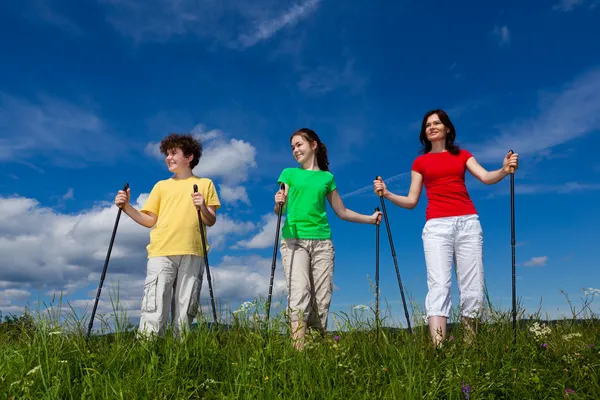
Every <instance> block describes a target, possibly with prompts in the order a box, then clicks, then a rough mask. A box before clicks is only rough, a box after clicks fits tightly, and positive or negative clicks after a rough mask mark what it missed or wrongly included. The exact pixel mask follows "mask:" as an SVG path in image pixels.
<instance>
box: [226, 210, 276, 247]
mask: <svg viewBox="0 0 600 400" xmlns="http://www.w3.org/2000/svg"><path fill="white" fill-rule="evenodd" d="M284 221H285V218H284V217H282V218H281V226H280V229H281V227H283V223H284ZM262 224H263V226H262V228H261V229H260V232H258V233H257V234H256V235H254V236H253V237H252V238H250V239H248V240H241V241H239V242H238V243H237V244H236V247H244V248H247V249H265V248H268V247H272V246H273V245H274V243H275V233H276V232H275V231H276V230H277V215H275V213H270V214H266V215H263V217H262ZM279 237H280V238H281V234H280V236H279Z"/></svg>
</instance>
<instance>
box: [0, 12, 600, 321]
mask: <svg viewBox="0 0 600 400" xmlns="http://www.w3.org/2000/svg"><path fill="white" fill-rule="evenodd" d="M598 5H600V4H599V3H598V1H596V0H593V1H590V0H562V1H561V0H556V1H555V2H554V3H552V2H546V3H544V4H541V3H540V2H522V1H520V2H517V1H511V2H505V3H504V4H503V5H502V6H501V7H500V6H497V5H493V4H488V3H485V2H475V1H471V2H463V3H461V5H460V7H459V6H456V5H453V4H450V3H448V2H429V3H423V2H417V1H398V2H394V4H391V3H387V2H386V3H385V4H383V3H382V4H377V5H374V3H372V2H335V1H329V0H307V1H301V0H298V1H274V0H260V1H258V0H253V1H250V0H234V1H232V2H226V3H224V2H219V1H209V0H207V1H202V2H198V1H192V0H181V1H178V2H171V1H167V0H144V1H142V0H97V1H96V0H88V1H86V2H80V1H75V0H65V1H60V2H59V1H55V0H53V1H31V2H28V3H27V4H25V3H20V4H18V3H17V2H3V3H2V4H1V5H0V23H1V24H2V26H4V27H5V34H4V35H2V36H1V37H0V51H1V52H2V55H3V57H2V60H3V61H2V63H0V175H2V176H3V179H2V180H0V202H1V203H2V205H1V207H0V215H1V217H0V254H1V255H2V257H1V260H2V261H1V263H0V310H1V311H2V312H4V313H20V312H21V311H22V310H23V307H24V306H25V305H29V306H30V307H34V308H37V307H38V302H42V303H43V302H46V303H47V302H49V301H50V299H51V297H52V295H53V294H54V293H60V292H61V291H62V292H63V293H64V298H65V300H68V301H69V302H71V304H72V305H73V306H74V307H75V308H76V309H77V310H80V311H81V310H83V309H84V308H85V307H86V306H87V307H88V310H89V309H90V306H91V304H92V302H93V298H94V296H95V290H96V288H97V285H98V280H99V276H100V272H101V270H102V265H103V262H104V257H105V254H106V249H107V246H108V242H109V239H110V234H111V231H112V226H113V223H114V218H115V216H116V208H115V207H114V206H111V202H112V200H113V198H114V195H115V193H116V191H117V190H118V189H120V188H121V187H122V186H123V184H124V183H125V182H126V181H127V182H129V183H130V185H131V188H132V194H133V197H134V199H136V200H137V201H138V202H139V203H140V202H143V200H144V198H145V196H146V195H147V193H148V192H149V191H150V189H151V188H152V185H153V184H154V183H155V182H156V181H157V180H159V179H164V178H167V177H168V171H167V170H166V168H165V167H164V164H163V162H162V160H161V159H160V157H158V156H157V149H156V143H158V142H159V141H160V139H161V138H162V137H163V136H165V135H166V134H168V133H169V132H171V131H177V132H193V133H195V134H196V135H198V137H200V138H201V139H202V140H203V142H204V145H205V155H204V157H203V159H202V160H201V162H200V165H199V167H198V168H197V170H196V172H197V173H198V174H200V175H203V176H208V177H211V178H212V179H213V180H214V181H215V183H216V184H217V187H218V190H219V195H220V196H221V200H222V203H223V208H222V209H221V210H220V212H219V220H218V222H217V225H216V226H215V227H214V228H211V229H210V230H209V235H211V236H210V240H211V243H212V244H213V245H214V251H213V252H211V254H210V263H211V265H212V270H213V274H214V275H215V277H214V279H215V292H216V295H217V297H218V298H219V299H220V301H221V302H222V303H227V304H230V305H231V307H233V308H236V307H237V306H238V304H239V303H240V302H242V301H248V300H252V299H253V298H255V297H256V296H258V295H265V294H266V292H267V289H268V279H269V272H270V262H271V261H270V258H271V254H272V246H273V240H274V236H275V216H274V215H273V214H272V212H271V210H272V206H273V195H274V193H275V191H276V189H277V184H276V181H277V177H278V176H279V172H280V171H281V169H283V168H285V167H288V166H294V165H295V161H294V159H293V158H292V155H291V153H290V150H289V143H288V139H289V135H290V134H291V133H292V132H293V131H294V130H295V129H297V128H300V127H310V128H312V129H314V130H316V131H317V133H319V135H320V136H321V138H322V140H323V141H324V142H325V143H326V144H327V146H328V149H329V154H330V163H331V164H330V165H331V170H332V172H333V173H334V174H335V176H336V180H337V183H338V187H339V190H340V192H341V194H342V195H343V196H344V201H345V202H346V206H347V207H349V208H351V209H353V210H355V211H358V212H362V213H369V214H370V213H372V212H373V209H374V207H376V206H378V205H379V199H378V198H377V197H376V196H374V195H373V194H372V191H371V185H372V180H373V177H374V176H376V175H382V176H383V177H384V178H386V179H389V178H392V180H391V181H390V184H389V185H390V188H391V189H392V190H393V191H395V192H397V193H403V194H405V193H406V192H407V191H408V186H409V180H408V179H407V176H408V175H407V173H408V172H409V170H410V166H411V164H412V161H413V159H414V157H416V156H417V152H418V150H419V141H418V134H419V132H418V130H419V122H420V119H421V117H422V115H423V114H424V113H425V112H426V111H428V110H429V109H432V108H443V109H445V110H446V111H447V112H448V113H449V114H450V117H451V118H452V120H453V122H454V124H455V126H456V128H457V140H458V142H459V143H460V144H461V145H462V146H463V147H464V148H466V149H468V150H470V151H471V152H472V153H473V154H474V156H475V157H476V158H477V159H478V160H479V161H480V163H481V164H482V165H484V166H485V167H486V168H488V169H496V168H498V167H499V166H500V165H501V160H502V157H503V155H504V154H505V152H506V151H507V150H508V149H509V148H512V149H514V150H515V151H517V152H518V153H519V154H520V160H521V161H520V166H521V169H520V170H519V172H518V174H517V175H516V179H515V180H516V193H517V197H516V207H517V210H516V214H517V221H516V223H517V242H518V246H517V249H516V251H517V263H518V271H517V272H518V295H519V296H520V297H521V299H522V302H523V304H524V305H525V306H526V307H527V308H528V309H529V310H531V311H535V310H536V309H537V308H538V306H539V303H540V299H542V301H543V302H542V309H543V311H545V312H547V313H548V314H549V315H550V316H551V317H555V316H559V315H560V314H561V313H564V312H566V311H568V303H567V302H566V299H565V298H564V296H563V295H562V294H561V291H565V292H566V293H567V294H568V295H569V296H570V297H571V298H572V299H574V301H575V303H576V304H579V303H580V300H579V298H580V296H581V295H582V294H583V293H582V291H581V289H582V288H588V287H598V286H599V279H600V272H598V271H599V269H598V261H597V257H595V254H594V253H593V252H592V251H590V249H593V248H594V245H596V243H597V242H598V239H599V235H598V231H597V229H596V226H597V223H598V221H599V220H600V211H599V210H598V208H597V207H594V205H595V204H597V200H596V198H597V196H598V194H599V192H600V179H599V178H600V161H599V160H598V158H597V157H595V156H594V154H593V153H592V152H590V151H589V149H591V148H594V147H596V146H598V145H600V137H599V135H598V133H599V131H600V128H599V126H600V55H599V54H598V52H597V51H596V50H595V49H596V47H595V46H596V40H595V38H596V37H598V36H599V35H600V27H599V26H598V24H597V20H598V18H599V14H598V13H599V12H600V7H598ZM9 33H10V34H9ZM468 188H469V190H470V192H471V196H472V198H473V200H474V202H475V206H476V208H477V210H478V212H479V214H480V218H481V221H482V225H483V229H484V261H485V272H486V282H487V286H488V290H489V293H490V297H491V299H492V301H493V302H494V303H495V304H501V305H503V306H504V307H506V308H508V307H510V301H511V254H510V251H511V248H510V204H509V196H508V194H509V180H508V179H506V180H504V181H502V182H501V183H499V184H497V185H494V186H485V185H483V184H481V183H480V182H477V181H475V180H474V179H471V178H469V180H468ZM425 207H426V198H425V195H424V193H423V196H422V197H421V201H420V203H419V205H418V207H417V208H416V209H414V210H411V211H408V210H401V209H399V208H397V207H394V206H393V205H392V204H391V203H388V205H387V208H388V212H389V218H390V225H391V228H392V232H393V237H394V244H395V249H396V253H397V255H398V261H399V267H400V272H401V275H402V278H403V282H404V285H405V289H406V290H407V291H408V292H409V293H410V296H411V297H412V298H414V301H415V303H416V304H417V305H418V306H419V307H421V308H423V305H424V299H425V294H426V291H427V288H426V275H425V265H424V257H423V250H422V242H421V230H422V228H423V224H424V222H425V217H424V214H425ZM329 215H330V220H331V224H332V229H333V234H334V243H335V245H336V260H337V263H336V267H335V268H336V269H335V285H336V291H335V292H334V297H333V303H332V311H334V312H337V311H348V310H349V309H350V308H351V307H352V306H353V305H356V304H372V303H373V299H374V296H373V294H372V292H371V290H370V287H369V283H368V276H370V277H371V278H373V277H374V239H375V238H374V227H372V226H367V225H357V224H351V223H348V222H344V221H341V220H339V219H337V217H336V216H335V214H334V213H333V212H332V211H331V210H330V214H329ZM381 235H382V236H381V296H382V298H385V299H386V300H387V301H388V302H389V304H390V306H391V308H392V314H393V316H394V317H395V318H396V319H397V322H403V321H404V317H403V311H402V307H401V303H400V295H399V291H398V286H397V281H396V276H395V272H394V265H393V262H392V258H391V256H390V251H389V244H388V242H387V236H386V234H385V228H384V227H382V231H381ZM147 240H148V231H147V230H145V229H144V228H141V227H139V226H135V225H134V224H133V223H132V222H131V221H130V220H129V219H128V218H127V217H126V216H124V218H122V219H121V224H120V226H119V232H118V236H117V240H116V244H115V248H114V249H113V255H112V258H111V264H110V267H109V272H108V277H107V281H106V283H105V289H104V291H103V297H102V301H101V304H100V310H101V312H106V311H108V310H110V299H109V290H110V289H108V288H110V287H114V285H116V284H117V283H120V288H121V291H120V292H121V293H120V295H121V299H122V302H123V307H124V308H125V309H128V310H130V314H131V316H132V318H133V320H134V321H135V319H136V318H137V316H138V315H139V305H140V300H141V295H142V287H143V279H144V274H145V246H146V244H147ZM281 278H282V274H281V270H280V265H278V275H277V288H278V289H279V290H281V289H282V288H283V281H282V280H281ZM207 294H208V290H207V287H206V281H205V286H204V290H203V293H202V297H203V299H206V296H207ZM454 295H455V297H454V300H455V303H454V304H457V301H458V299H457V297H456V295H457V293H456V289H454ZM44 307H45V306H44V305H43V304H42V305H41V306H40V308H41V309H43V308H44ZM594 309H595V310H596V311H598V310H600V309H599V308H598V306H597V304H594Z"/></svg>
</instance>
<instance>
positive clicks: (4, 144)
mask: <svg viewBox="0 0 600 400" xmlns="http://www.w3.org/2000/svg"><path fill="white" fill-rule="evenodd" d="M122 148H123V144H122V141H121V140H119V139H118V138H116V137H115V136H114V135H112V134H111V133H110V132H109V131H108V128H107V127H106V126H105V125H104V123H103V122H102V121H101V120H100V118H99V117H98V116H97V115H96V114H95V113H94V112H92V111H90V110H89V109H85V108H83V107H81V106H79V105H76V104H74V103H70V102H67V101H64V100H61V99H57V98H53V97H49V96H39V99H38V101H35V102H33V101H29V100H25V99H21V98H16V97H13V96H10V95H8V94H5V93H2V92H0V161H6V160H12V159H13V155H14V154H15V152H17V153H19V154H21V155H22V157H24V158H27V157H30V158H33V157H34V156H37V155H39V154H42V155H43V156H44V157H48V158H51V159H53V160H54V161H55V162H59V163H61V164H62V165H65V166H74V165H81V164H82V161H94V162H103V161H108V160H112V159H114V158H115V157H117V156H118V155H119V154H120V150H119V149H122ZM24 161H25V160H24Z"/></svg>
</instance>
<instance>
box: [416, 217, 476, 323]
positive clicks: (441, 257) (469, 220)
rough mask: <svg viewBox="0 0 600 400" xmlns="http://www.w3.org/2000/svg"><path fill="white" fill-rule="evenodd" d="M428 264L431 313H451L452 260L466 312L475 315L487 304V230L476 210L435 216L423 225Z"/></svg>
mask: <svg viewBox="0 0 600 400" xmlns="http://www.w3.org/2000/svg"><path fill="white" fill-rule="evenodd" d="M422 238H423V249H424V250H425V263H426V264H427V286H428V288H429V292H428V293H427V298H426V299H425V307H426V310H427V316H428V317H431V316H442V317H449V316H450V309H451V307H452V299H451V292H450V289H451V282H452V261H453V259H454V264H455V267H456V278H457V281H458V290H459V295H460V304H459V311H460V314H461V315H462V316H465V317H471V318H473V317H475V316H476V315H477V313H478V312H479V311H480V310H481V308H482V306H483V289H484V280H483V234H482V230H481V224H480V222H479V217H478V216H477V215H476V214H472V215H463V216H458V217H446V218H433V219H430V220H428V221H427V222H426V223H425V227H424V228H423V235H422Z"/></svg>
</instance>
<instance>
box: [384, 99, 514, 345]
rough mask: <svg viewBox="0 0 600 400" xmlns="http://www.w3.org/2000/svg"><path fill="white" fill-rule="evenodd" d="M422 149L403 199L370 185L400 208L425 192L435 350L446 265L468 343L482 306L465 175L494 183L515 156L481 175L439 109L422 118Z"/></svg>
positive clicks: (445, 299)
mask: <svg viewBox="0 0 600 400" xmlns="http://www.w3.org/2000/svg"><path fill="white" fill-rule="evenodd" d="M419 139H420V141H421V144H422V145H423V148H422V150H421V152H422V153H423V154H422V155H420V156H418V157H417V158H416V159H415V160H414V162H413V165H412V171H411V184H410V189H409V193H408V196H399V195H396V194H394V193H391V192H389V191H388V190H387V187H386V185H385V183H384V182H383V181H381V180H375V181H374V182H373V184H374V190H375V193H376V194H377V195H380V194H383V196H384V197H385V198H386V199H388V200H390V201H391V202H393V203H394V204H396V205H398V206H399V207H402V208H408V209H413V208H415V207H416V205H417V203H418V201H419V197H420V196H421V189H422V186H423V184H425V190H426V193H427V210H426V215H425V219H426V223H425V227H424V228H423V234H422V239H423V248H424V250H425V263H426V265H427V286H428V288H429V292H428V293H427V297H426V300H425V306H426V310H427V317H428V320H429V331H430V333H431V337H432V341H433V344H434V345H435V346H440V345H441V343H442V341H443V340H444V339H445V337H446V323H447V319H448V317H449V316H450V309H451V306H452V303H451V293H450V288H451V278H452V275H451V273H452V261H453V259H454V263H455V266H456V276H457V281H458V286H459V293H460V304H459V310H460V313H461V316H462V322H463V326H464V327H465V328H466V331H467V333H468V335H467V337H466V340H467V341H470V340H471V339H472V337H473V335H474V334H475V326H474V318H475V317H476V316H477V314H478V312H479V311H480V310H481V308H482V305H483V290H484V279H483V235H482V230H481V224H480V222H479V216H478V214H477V211H476V209H475V206H474V205H473V202H472V201H471V198H470V196H469V193H468V191H467V188H466V186H465V171H466V170H468V171H469V172H470V173H471V174H472V175H473V176H474V177H475V178H477V179H478V180H480V181H481V182H483V183H485V184H488V185H491V184H494V183H498V182H500V181H501V180H502V179H504V177H505V176H506V175H508V174H509V173H510V171H511V168H514V169H517V168H518V155H517V154H513V153H511V152H509V153H508V154H507V155H506V156H505V157H504V160H503V161H502V168H500V169H498V170H495V171H486V170H485V169H484V168H483V167H482V166H481V165H480V164H479V163H478V162H477V160H476V159H475V157H473V156H472V155H471V153H469V152H468V151H467V150H464V149H460V148H459V146H458V145H456V144H455V143H454V140H455V139H456V130H455V129H454V125H453V124H452V122H451V121H450V118H449V117H448V115H447V114H446V113H445V112H444V111H443V110H432V111H429V112H427V113H426V114H425V116H424V117H423V122H422V124H421V133H420V136H419Z"/></svg>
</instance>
